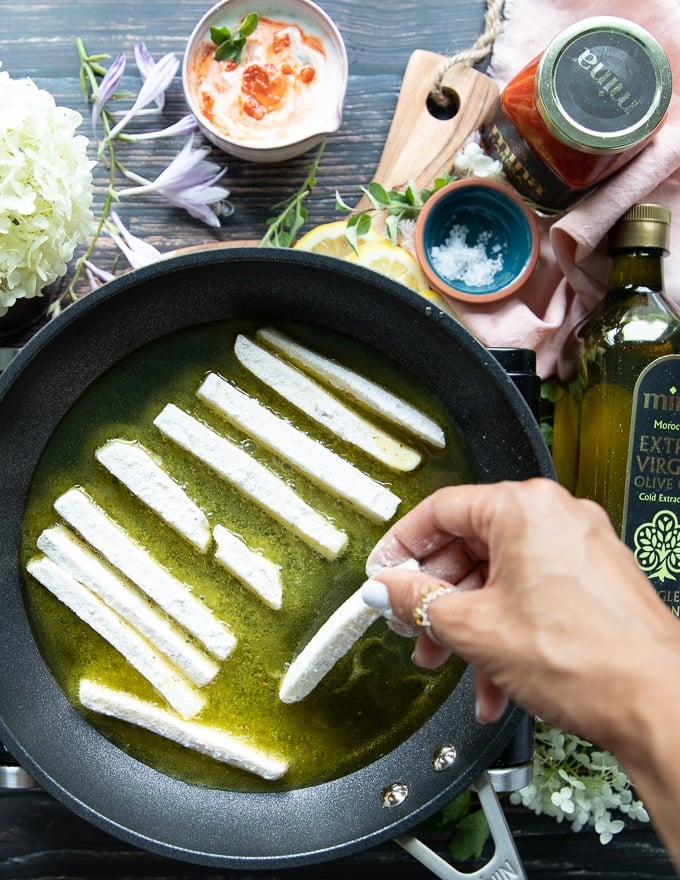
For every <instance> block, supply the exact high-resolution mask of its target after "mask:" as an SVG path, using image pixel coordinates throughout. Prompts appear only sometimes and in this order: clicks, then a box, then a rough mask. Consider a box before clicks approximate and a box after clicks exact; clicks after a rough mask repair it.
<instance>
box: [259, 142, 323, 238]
mask: <svg viewBox="0 0 680 880" xmlns="http://www.w3.org/2000/svg"><path fill="white" fill-rule="evenodd" d="M325 148H326V144H325V142H322V143H321V144H320V146H319V149H318V150H317V153H316V156H315V158H314V161H313V162H312V164H311V165H310V166H309V167H308V169H307V177H306V178H305V179H304V181H303V182H302V185H301V186H300V188H299V189H298V191H297V192H295V193H293V195H292V196H290V198H288V199H285V200H284V201H282V202H279V203H278V204H277V205H274V210H275V211H277V212H278V213H277V214H275V215H274V216H272V217H270V218H269V219H268V220H267V221H266V225H267V227H268V228H267V232H266V233H265V235H264V236H263V238H262V240H261V241H260V247H290V246H291V244H293V242H294V241H295V239H296V238H297V235H298V232H299V231H300V229H302V227H303V226H304V223H305V221H306V219H307V208H305V206H304V205H303V201H304V200H305V199H306V198H307V196H308V195H309V194H310V193H311V191H312V190H313V189H314V187H315V186H316V173H317V171H318V170H319V163H320V162H321V156H322V155H323V151H324V149H325Z"/></svg>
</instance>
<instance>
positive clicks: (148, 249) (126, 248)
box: [106, 211, 163, 269]
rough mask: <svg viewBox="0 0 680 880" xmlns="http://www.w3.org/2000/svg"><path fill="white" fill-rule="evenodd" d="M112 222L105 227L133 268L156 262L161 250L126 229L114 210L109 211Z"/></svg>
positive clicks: (160, 255) (159, 257) (160, 256)
mask: <svg viewBox="0 0 680 880" xmlns="http://www.w3.org/2000/svg"><path fill="white" fill-rule="evenodd" d="M111 220H112V221H113V223H107V224H106V229H107V232H108V233H109V235H110V236H111V238H112V239H113V240H114V242H115V243H116V245H117V246H118V248H119V249H120V250H121V251H122V253H123V255H124V256H125V258H126V259H127V261H128V263H129V264H130V265H131V266H132V268H133V269H139V268H140V267H141V266H148V265H149V264H151V263H156V262H157V261H158V260H160V259H161V258H162V256H163V255H162V254H161V252H160V251H159V250H158V248H155V247H154V246H153V245H152V244H149V242H148V241H144V239H143V238H138V237H137V236H136V235H133V234H132V233H131V232H130V231H129V230H128V229H126V227H125V225H124V224H123V221H122V220H121V219H120V217H119V216H118V214H116V212H115V211H112V212H111Z"/></svg>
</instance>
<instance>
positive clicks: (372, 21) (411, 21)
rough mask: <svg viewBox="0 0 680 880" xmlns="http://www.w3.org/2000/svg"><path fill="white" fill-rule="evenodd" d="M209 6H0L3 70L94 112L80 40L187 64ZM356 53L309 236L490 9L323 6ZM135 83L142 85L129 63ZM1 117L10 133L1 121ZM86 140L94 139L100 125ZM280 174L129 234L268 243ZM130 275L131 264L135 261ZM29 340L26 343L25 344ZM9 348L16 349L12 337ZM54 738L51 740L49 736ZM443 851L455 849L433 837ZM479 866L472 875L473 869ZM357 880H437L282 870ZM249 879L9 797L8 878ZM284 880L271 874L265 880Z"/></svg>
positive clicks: (579, 869) (407, 2)
mask: <svg viewBox="0 0 680 880" xmlns="http://www.w3.org/2000/svg"><path fill="white" fill-rule="evenodd" d="M208 5H209V3H208V2H207V0H182V2H171V0H143V2H141V0H77V2H75V0H50V2H46V3H38V2H34V0H29V2H27V3H18V2H11V3H10V2H7V0H0V61H2V68H3V69H4V70H7V71H9V72H10V74H11V75H12V76H14V77H20V76H24V75H28V76H31V77H32V78H33V79H34V80H35V81H36V83H37V84H38V85H39V86H41V87H43V88H45V89H48V90H49V91H50V92H52V94H53V95H54V96H55V98H56V99H57V102H58V103H61V104H65V105H67V106H70V107H73V108H75V109H78V110H80V111H81V112H82V113H83V115H84V116H85V117H87V115H88V108H87V107H86V106H85V104H84V102H83V99H82V97H81V94H80V87H79V83H78V58H77V55H76V49H75V37H76V36H81V37H82V38H83V39H84V41H85V44H86V46H87V49H88V50H89V51H90V53H99V52H101V53H109V54H110V55H111V56H112V57H113V56H115V54H116V53H117V52H118V51H125V52H126V53H127V54H128V57H129V58H130V59H131V57H132V50H133V46H134V44H135V43H136V42H137V41H139V40H144V41H145V42H146V43H147V45H148V47H149V49H150V50H151V52H152V53H153V54H154V57H156V58H158V57H160V55H162V54H164V53H165V52H170V51H172V52H175V53H177V55H181V54H182V52H183V49H184V45H185V42H186V40H187V38H188V36H189V34H190V32H191V30H192V28H193V26H194V24H195V22H196V21H197V20H198V18H199V17H200V16H201V15H202V14H203V13H204V12H205V11H206V9H207V7H208ZM322 5H323V6H324V8H325V9H326V10H327V11H328V12H329V13H330V15H331V16H332V17H333V18H334V19H335V21H336V23H337V24H338V26H339V28H340V30H341V32H342V34H343V36H344V38H345V42H346V44H347V49H348V54H349V60H350V79H349V89H348V93H347V100H346V105H345V116H344V122H343V125H342V128H341V130H340V131H339V132H338V133H337V134H336V135H334V136H333V137H332V138H331V139H330V140H329V142H328V145H327V148H326V151H325V154H324V156H323V160H322V164H321V168H320V172H319V175H318V182H317V186H316V188H315V190H314V192H313V193H312V195H310V196H309V198H308V199H307V201H306V206H307V208H308V210H309V220H308V226H311V225H313V224H316V223H321V222H325V221H329V220H333V219H336V218H337V217H338V216H340V215H338V214H337V212H336V210H335V206H334V203H335V191H336V190H338V191H340V193H342V195H343V197H344V198H345V199H346V200H347V201H348V202H352V201H356V200H357V199H358V196H359V189H358V187H359V185H360V184H367V183H368V182H370V180H371V176H372V174H373V171H374V169H375V167H376V165H377V163H378V160H379V158H380V154H381V151H382V147H383V143H384V140H385V136H386V133H387V129H388V127H389V123H390V120H391V118H392V113H393V110H394V106H395V103H396V99H397V95H398V92H399V87H400V83H401V77H402V74H403V70H404V67H405V64H406V61H407V60H408V57H409V55H410V53H411V52H412V51H413V50H415V49H418V48H423V49H428V50H431V51H434V52H439V53H442V54H444V55H451V54H454V53H455V52H457V51H459V50H463V49H466V48H468V47H469V46H470V45H472V43H473V42H474V41H475V39H476V38H477V36H478V34H479V33H480V31H481V29H482V22H483V16H484V11H485V7H484V3H483V0H397V2H382V0H378V2H375V3H367V2H366V0H322ZM124 85H125V86H126V88H129V89H130V91H134V90H136V88H137V85H138V83H137V79H136V71H135V67H134V64H132V63H130V64H129V67H128V73H127V74H126V80H125V83H124ZM184 112H185V105H184V99H183V95H182V89H181V82H180V79H179V77H177V78H176V80H175V82H174V83H173V84H172V86H171V88H170V90H169V93H168V100H167V105H166V110H165V111H164V115H163V119H164V120H165V121H167V122H170V121H174V120H175V119H177V118H178V117H179V116H181V115H183V113H184ZM1 113H2V108H0V124H1ZM83 130H84V131H85V133H89V129H88V124H87V123H85V124H84V128H83ZM178 149H179V144H178V142H177V141H161V142H156V143H154V144H153V146H149V145H148V144H147V145H141V146H129V147H127V148H126V152H125V157H126V161H127V163H128V165H129V167H131V168H133V169H134V170H136V171H137V172H138V173H141V174H144V175H145V176H149V177H153V176H155V174H157V173H158V172H159V171H160V170H161V169H162V168H163V167H164V166H165V165H167V164H168V162H169V161H170V160H171V158H172V157H173V156H174V154H175V153H176V151H177V150H178ZM312 155H313V154H307V155H306V156H302V157H299V158H298V159H294V160H291V161H289V162H286V163H284V164H281V165H272V166H253V165H249V164H247V163H244V162H242V161H240V160H238V159H235V158H226V157H224V156H222V155H221V154H218V153H214V159H215V161H218V162H220V163H226V164H227V165H228V168H229V170H228V172H227V175H226V178H225V182H226V185H228V186H229V188H230V189H231V200H232V202H233V204H234V207H235V212H234V215H233V216H232V217H231V218H229V219H228V220H226V221H225V222H224V224H223V226H222V227H221V228H220V229H217V230H213V229H210V228H208V227H206V226H205V225H203V224H201V223H200V222H198V221H194V220H192V219H191V218H189V217H188V216H187V215H186V214H184V213H183V212H180V211H178V210H176V209H173V208H171V207H168V206H167V205H165V204H164V203H162V202H161V201H159V200H157V199H155V198H154V197H148V198H145V199H138V200H135V201H126V202H124V203H121V204H120V206H119V213H120V215H121V216H122V218H123V219H124V221H125V222H126V223H127V224H128V226H129V227H130V229H131V230H132V231H133V232H134V233H135V234H136V235H139V236H142V237H144V238H146V239H147V240H149V241H151V242H152V243H153V244H155V245H156V246H157V247H158V248H159V249H160V250H162V251H169V250H173V249H176V248H182V247H187V246H196V245H210V244H213V243H219V242H229V241H240V240H243V239H255V240H259V239H260V238H261V237H262V235H263V234H264V232H265V228H266V227H265V221H266V219H267V217H269V216H270V215H271V212H272V206H273V205H275V204H276V203H277V202H279V201H280V200H281V199H284V198H286V197H287V196H288V195H290V193H291V192H292V191H293V190H294V189H297V187H298V186H299V185H300V184H301V182H302V181H303V180H304V178H305V176H306V173H307V168H308V166H309V163H310V160H311V156H312ZM95 174H96V181H97V199H98V200H101V197H102V193H103V189H104V173H103V170H102V169H100V168H97V169H96V172H95ZM114 259H115V250H114V248H113V247H112V246H111V245H109V244H107V243H106V242H103V243H102V246H101V247H100V249H99V250H98V253H97V262H98V264H99V265H101V266H102V267H104V268H109V269H110V268H111V267H112V264H113V260H114ZM123 264H124V263H123ZM18 341H19V342H21V341H22V340H18ZM2 344H9V343H8V342H7V341H6V340H3V343H2ZM47 735H49V736H53V735H55V733H54V732H50V731H46V736H47ZM506 812H507V815H508V819H509V823H510V826H511V829H512V831H513V833H514V836H515V839H516V841H517V846H518V849H519V852H520V855H521V857H522V860H523V862H524V864H525V867H526V870H527V873H528V875H529V877H531V878H533V880H543V878H544V880H566V878H577V877H579V878H582V877H588V878H601V880H615V878H620V880H624V878H625V880H633V878H650V880H651V878H656V880H664V878H668V880H670V878H673V877H674V876H675V874H674V872H673V869H672V867H671V865H670V863H669V860H668V858H667V856H666V854H665V852H664V850H663V848H662V847H661V846H660V844H659V842H658V840H657V838H656V836H655V834H654V831H653V829H652V828H650V827H649V826H645V825H639V824H631V825H630V826H629V827H628V828H627V829H626V830H625V831H624V832H623V833H622V834H620V835H619V836H618V837H617V838H616V839H615V840H614V842H613V843H611V844H610V845H609V846H607V847H603V846H601V845H600V843H599V841H598V838H597V836H596V835H595V834H594V833H593V832H592V831H584V832H582V833H581V834H574V833H573V832H572V831H571V830H570V829H569V828H568V826H567V825H566V824H563V825H557V824H556V823H555V822H554V820H552V819H549V818H546V817H536V816H533V815H532V814H531V813H529V812H528V811H527V810H525V809H523V808H519V807H511V806H509V805H508V806H507V809H506ZM429 840H430V842H431V843H432V845H433V846H434V847H435V848H436V849H438V851H440V852H442V853H444V852H445V851H446V841H445V840H444V839H441V838H436V837H435V838H429ZM471 869H472V866H471V865H470V866H468V867H466V870H471ZM348 873H354V874H355V875H357V876H371V877H373V878H381V877H385V878H387V877H392V878H394V877H397V878H399V877H408V878H409V880H418V878H427V877H431V876H433V875H432V874H430V873H429V872H428V871H426V870H425V869H424V868H422V867H421V866H420V865H419V864H418V863H417V862H415V861H413V859H412V858H411V857H410V856H408V855H407V854H405V853H404V852H403V851H402V850H401V849H400V848H399V847H398V846H396V845H395V844H392V843H387V844H384V845H381V846H379V847H377V848H375V849H372V850H369V851H366V852H364V853H361V854H359V855H356V856H351V857H347V858H343V859H339V860H336V861H335V862H331V863H327V864H323V865H316V866H312V867H308V868H297V869H290V870H287V871H282V872H278V873H277V874H276V877H278V878H281V877H291V878H299V880H312V878H313V880H326V878H339V877H342V876H345V875H346V874H348ZM246 876H247V874H246V873H244V872H238V871H236V872H224V871H217V870H210V869H205V868H201V867H197V866H192V865H187V864H183V863H180V862H174V861H169V860H167V859H164V858H160V857H158V856H155V855H152V854H150V853H147V852H143V851H140V850H136V849H133V848H131V847H129V846H127V845H125V844H123V843H121V842H120V841H118V840H117V839H114V838H112V837H109V836H108V835H106V834H104V833H103V832H101V831H99V830H97V829H95V828H93V827H91V826H90V825H88V824H87V823H85V822H83V821H82V820H80V819H78V818H76V817H75V816H73V815H72V814H71V813H70V812H69V811H68V810H67V809H66V808H65V807H63V806H61V805H60V804H59V803H57V802H55V801H54V800H53V799H52V798H50V797H49V796H48V795H46V794H45V793H43V792H40V791H37V792H18V793H11V794H9V793H5V794H2V793H0V880H19V878H45V880H47V878H51V880H56V878H69V880H75V878H83V880H84V878H94V877H97V878H109V880H114V878H115V880H123V878H126V880H127V878H133V877H136V878H147V880H152V878H153V880H160V878H174V880H179V878H208V877H214V878H234V880H239V878H245V877H246ZM256 876H258V877H261V878H262V880H274V877H275V874H274V873H272V872H262V873H259V874H256Z"/></svg>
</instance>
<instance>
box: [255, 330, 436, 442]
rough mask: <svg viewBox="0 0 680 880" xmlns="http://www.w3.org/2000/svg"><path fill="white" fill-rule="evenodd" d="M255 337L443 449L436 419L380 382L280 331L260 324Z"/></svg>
mask: <svg viewBox="0 0 680 880" xmlns="http://www.w3.org/2000/svg"><path fill="white" fill-rule="evenodd" d="M255 336H256V338H257V339H258V340H263V341H264V342H267V343H268V344H269V345H270V346H271V347H272V348H274V349H276V351H279V352H281V354H284V355H286V357H288V358H290V360H292V361H294V362H295V363H296V364H299V365H300V366H301V367H304V368H306V369H308V370H309V371H310V372H312V373H313V374H314V375H316V376H319V377H320V378H321V379H325V380H326V381H327V382H330V383H331V384H332V386H333V387H334V388H337V389H338V390H339V391H344V392H345V393H346V394H348V395H349V396H350V397H352V398H354V399H355V400H358V401H360V402H361V403H362V404H363V405H364V406H366V407H368V408H369V409H372V410H373V411H374V412H376V413H378V414H379V415H381V416H382V417H383V418H385V419H387V420H388V421H390V422H393V423H394V424H395V425H399V427H400V428H403V429H404V430H405V431H407V432H408V433H409V434H413V435H414V436H415V437H418V438H420V439H421V440H424V441H425V442H426V443H429V444H431V445H432V446H434V447H436V448H437V449H444V447H445V446H446V437H445V435H444V431H443V430H442V428H441V426H440V425H438V424H437V422H435V421H434V420H433V419H431V418H430V417H429V416H428V415H426V414H425V413H424V412H423V411H422V410H420V409H418V408H417V407H415V406H413V404H411V403H409V402H408V401H406V400H404V399H403V398H402V397H399V396H398V395H397V394H394V392H392V391H388V389H387V388H383V386H382V385H378V384H377V383H376V382H373V381H371V380H370V379H367V378H366V376H362V375H361V373H356V372H355V371H354V370H350V369H349V367H344V366H342V364H339V363H337V361H333V360H331V359H330V358H327V357H324V355H321V354H318V352H315V351H312V350H311V349H310V348H306V347H305V346H304V345H300V343H299V342H295V340H294V339H291V338H290V336H286V334H285V333H281V331H280V330H274V329H273V328H272V327H263V328H262V329H260V330H258V331H257V333H256V334H255Z"/></svg>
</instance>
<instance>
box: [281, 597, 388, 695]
mask: <svg viewBox="0 0 680 880" xmlns="http://www.w3.org/2000/svg"><path fill="white" fill-rule="evenodd" d="M379 617H380V612H379V611H376V610H375V609H374V608H370V607H369V606H368V605H366V603H365V602H364V600H363V599H362V598H361V589H358V590H357V591H356V592H355V593H352V595H351V596H350V597H349V599H347V600H346V601H345V602H343V603H342V605H341V606H340V607H339V608H338V609H337V610H336V611H334V612H333V614H331V616H330V617H329V618H328V620H327V621H326V622H325V623H324V624H323V625H322V626H321V627H320V628H319V629H318V630H317V631H316V633H314V635H313V636H312V638H311V639H310V640H309V642H308V643H307V644H306V645H305V647H304V648H303V649H302V651H301V652H300V653H299V654H298V655H297V657H296V658H295V659H294V660H293V662H292V663H291V664H290V666H289V667H288V670H287V671H286V674H285V675H284V677H283V681H282V682H281V686H280V687H279V697H280V699H281V700H282V701H283V702H284V703H297V702H298V700H302V699H303V698H304V697H306V696H307V694H309V693H311V692H312V691H313V690H314V688H315V687H316V686H317V685H318V683H319V682H320V681H321V679H322V678H324V676H325V675H326V674H327V673H328V672H330V670H331V669H332V668H333V667H334V666H335V664H336V663H337V662H338V660H339V659H340V658H341V657H344V655H345V654H346V653H347V652H348V651H349V649H350V648H351V647H352V645H353V644H354V643H355V642H356V641H357V640H358V639H359V638H360V637H361V636H362V635H363V634H364V633H365V632H366V630H367V629H368V628H369V626H371V624H372V623H375V621H376V620H377V619H378V618H379Z"/></svg>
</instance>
